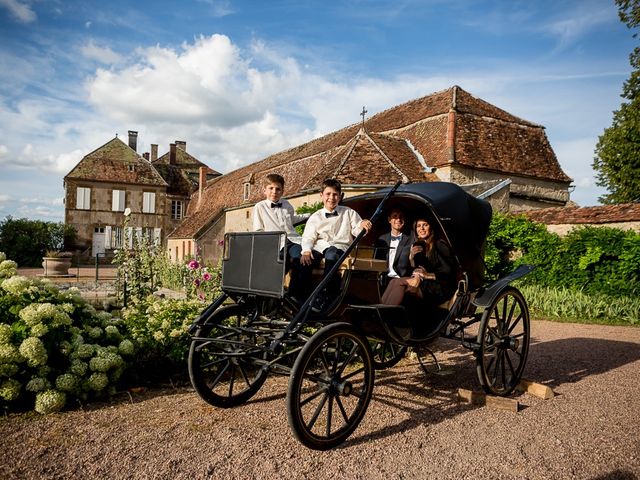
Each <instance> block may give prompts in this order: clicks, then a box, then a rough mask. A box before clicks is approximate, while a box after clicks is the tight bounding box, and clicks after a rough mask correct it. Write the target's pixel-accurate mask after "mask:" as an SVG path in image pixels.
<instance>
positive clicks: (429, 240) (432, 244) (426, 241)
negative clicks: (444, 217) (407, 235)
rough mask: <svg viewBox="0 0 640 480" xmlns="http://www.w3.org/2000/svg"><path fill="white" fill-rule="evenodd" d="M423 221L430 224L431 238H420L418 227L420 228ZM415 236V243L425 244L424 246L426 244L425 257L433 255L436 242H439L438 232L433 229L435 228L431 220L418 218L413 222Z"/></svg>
mask: <svg viewBox="0 0 640 480" xmlns="http://www.w3.org/2000/svg"><path fill="white" fill-rule="evenodd" d="M421 221H422V222H427V223H428V224H429V236H428V237H427V238H425V239H421V238H418V229H417V226H418V222H421ZM413 235H414V236H415V238H416V242H415V243H417V242H424V244H425V249H424V250H425V252H424V253H425V255H427V256H429V255H430V254H431V251H432V250H433V248H434V247H435V245H436V240H437V239H436V231H435V229H434V228H433V226H432V225H431V222H430V221H429V220H427V219H426V218H424V217H418V218H416V220H415V221H414V222H413ZM415 243H414V245H415Z"/></svg>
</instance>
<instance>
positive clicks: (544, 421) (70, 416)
mask: <svg viewBox="0 0 640 480" xmlns="http://www.w3.org/2000/svg"><path fill="white" fill-rule="evenodd" d="M532 340H533V341H532V346H531V351H530V356H529V362H528V365H527V369H526V371H525V376H526V377H527V378H529V379H532V380H534V381H537V382H541V383H544V384H547V385H549V386H551V387H552V388H553V389H554V391H555V393H556V396H555V397H554V398H553V399H551V400H541V399H538V398H536V397H533V396H531V395H528V394H522V395H520V396H519V397H517V398H518V400H519V401H520V403H521V405H522V407H521V409H520V411H519V412H517V413H515V412H505V411H501V410H495V409H490V408H487V407H478V406H470V405H468V404H464V403H459V402H458V400H457V396H456V392H457V389H458V387H462V388H467V389H478V384H477V380H476V378H475V363H474V362H473V359H472V357H471V356H470V355H469V354H468V353H467V352H466V351H465V350H464V349H462V348H460V347H458V346H457V345H456V344H455V343H452V342H448V341H439V342H438V343H436V344H435V350H436V353H437V355H438V358H439V359H440V360H441V361H443V362H444V364H445V365H446V367H447V368H450V369H453V370H454V372H455V373H454V374H453V375H450V376H435V375H431V376H429V377H426V376H425V375H424V374H423V373H422V371H421V370H420V368H419V366H418V364H417V362H416V361H415V360H412V359H410V358H407V359H405V360H404V361H403V362H401V363H400V364H399V365H398V366H396V367H395V368H393V369H390V370H388V371H384V372H379V373H378V374H377V378H376V386H375V389H374V393H373V395H374V396H373V399H372V402H371V404H370V406H369V409H368V411H367V414H366V416H365V418H364V420H363V422H362V423H361V424H360V426H359V427H358V429H357V430H356V431H355V433H354V434H353V435H352V436H351V438H350V439H349V440H348V441H347V442H346V443H344V444H343V445H341V446H340V447H339V448H337V449H335V450H332V451H328V452H316V451H311V450H307V449H306V448H304V447H303V446H301V445H300V444H298V443H297V442H296V441H295V440H294V438H293V436H292V434H291V433H290V431H289V427H288V425H287V419H286V406H285V392H286V385H287V378H285V377H274V378H271V379H269V380H268V381H267V383H266V384H265V386H264V387H263V388H262V390H261V391H260V392H259V393H258V395H257V396H256V397H255V398H254V399H253V400H252V401H250V402H249V403H247V404H246V405H243V406H241V407H238V408H235V409H232V410H220V409H216V408H213V407H210V406H208V405H207V404H205V403H203V402H202V401H201V400H200V399H199V398H198V397H197V396H196V395H195V393H193V391H192V390H191V389H187V388H183V389H168V390H156V391H150V392H145V393H140V394H134V395H133V397H132V399H133V403H131V401H130V399H129V397H128V396H127V395H124V394H123V395H119V396H117V397H116V398H115V400H114V401H113V402H112V403H109V404H94V405H88V406H87V405H85V406H84V407H83V409H82V410H76V411H70V412H65V413H61V414H56V415H51V416H48V417H41V416H36V415H31V414H30V415H12V416H9V417H6V418H4V419H2V420H0V452H2V462H1V463H0V478H3V479H9V478H12V479H13V478H16V479H18V478H19V479H23V478H38V479H41V478H123V479H124V478H162V479H192V478H216V479H217V478H221V479H222V478H225V479H226V478H242V479H244V478H256V479H275V478H291V479H298V478H310V479H328V478H331V479H342V478H361V479H395V478H421V479H422V478H437V479H449V478H451V479H460V478H469V479H477V478H492V479H493V478H514V479H525V478H528V479H551V478H583V479H616V478H620V479H636V478H638V477H640V420H639V418H640V328H630V327H607V326H595V325H577V324H562V323H552V322H545V321H535V322H533V323H532Z"/></svg>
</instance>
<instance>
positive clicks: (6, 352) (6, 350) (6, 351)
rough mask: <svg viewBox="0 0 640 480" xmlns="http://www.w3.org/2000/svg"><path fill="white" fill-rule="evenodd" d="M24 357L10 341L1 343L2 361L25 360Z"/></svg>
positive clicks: (0, 358) (0, 356)
mask: <svg viewBox="0 0 640 480" xmlns="http://www.w3.org/2000/svg"><path fill="white" fill-rule="evenodd" d="M23 361H24V357H23V356H22V355H20V353H19V352H18V349H17V348H16V347H15V346H14V345H12V344H10V343H2V344H0V363H11V362H23Z"/></svg>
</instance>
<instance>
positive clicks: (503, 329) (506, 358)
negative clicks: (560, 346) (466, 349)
mask: <svg viewBox="0 0 640 480" xmlns="http://www.w3.org/2000/svg"><path fill="white" fill-rule="evenodd" d="M478 343H479V344H480V348H479V350H478V352H477V353H476V361H477V366H476V370H477V373H478V379H479V380H480V384H481V385H482V388H483V389H484V390H485V392H487V393H490V394H493V395H501V396H505V395H509V394H510V393H511V392H512V391H513V389H514V388H516V386H517V385H518V383H519V382H520V378H521V377H522V371H523V370H524V367H525V364H526V363H527V354H528V353H529V309H528V308H527V302H526V301H525V299H524V297H523V296H522V294H521V293H520V291H518V290H517V289H515V288H513V287H509V288H507V289H506V290H504V291H503V292H501V293H500V295H498V298H496V299H495V301H494V302H493V303H492V304H491V306H490V307H489V308H487V309H486V310H485V311H484V313H483V314H482V319H481V321H480V332H479V333H478Z"/></svg>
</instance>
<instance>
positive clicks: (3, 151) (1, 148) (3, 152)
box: [0, 145, 9, 158]
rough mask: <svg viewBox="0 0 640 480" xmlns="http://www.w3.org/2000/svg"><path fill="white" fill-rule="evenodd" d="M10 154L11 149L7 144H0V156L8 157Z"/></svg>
mask: <svg viewBox="0 0 640 480" xmlns="http://www.w3.org/2000/svg"><path fill="white" fill-rule="evenodd" d="M8 154H9V149H8V148H7V146H6V145H0V158H2V157H6V156H7V155H8Z"/></svg>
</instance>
